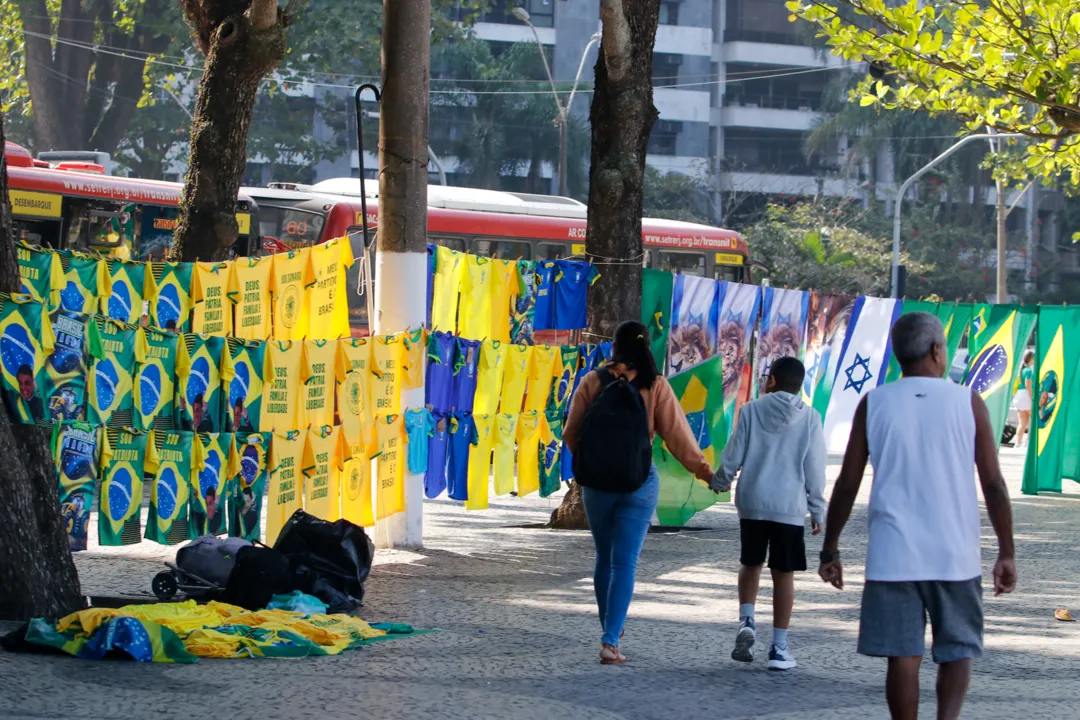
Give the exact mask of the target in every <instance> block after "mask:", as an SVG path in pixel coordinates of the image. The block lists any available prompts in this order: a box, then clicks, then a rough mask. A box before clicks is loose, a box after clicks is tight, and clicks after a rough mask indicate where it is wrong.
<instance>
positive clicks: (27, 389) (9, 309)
mask: <svg viewBox="0 0 1080 720" xmlns="http://www.w3.org/2000/svg"><path fill="white" fill-rule="evenodd" d="M55 344H56V340H55V338H54V337H53V330H52V322H50V320H49V316H48V315H47V314H46V313H45V307H44V306H43V305H42V304H41V303H37V302H34V301H33V299H31V297H30V296H29V295H8V294H7V293H0V364H2V365H3V377H2V380H3V383H2V389H3V394H4V402H5V404H6V405H7V408H8V412H10V413H11V417H12V418H14V419H16V420H17V421H18V422H20V423H24V424H34V423H44V422H45V419H46V414H45V397H44V393H43V392H42V389H43V388H44V387H45V383H46V381H47V375H46V373H45V358H46V357H48V356H49V355H50V354H51V353H52V351H53V347H54V346H55Z"/></svg>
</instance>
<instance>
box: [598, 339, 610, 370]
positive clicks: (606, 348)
mask: <svg viewBox="0 0 1080 720" xmlns="http://www.w3.org/2000/svg"><path fill="white" fill-rule="evenodd" d="M614 351H615V343H611V342H602V343H600V362H599V363H597V365H596V367H600V366H601V365H603V364H604V363H609V362H611V354H612V353H613V352H614Z"/></svg>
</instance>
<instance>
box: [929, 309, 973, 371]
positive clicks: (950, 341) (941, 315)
mask: <svg viewBox="0 0 1080 720" xmlns="http://www.w3.org/2000/svg"><path fill="white" fill-rule="evenodd" d="M971 311H972V305H971V303H941V304H940V305H938V309H937V316H938V319H939V320H941V324H942V325H944V326H945V344H946V346H947V348H946V349H947V352H948V366H949V367H950V368H951V367H952V362H953V358H955V357H956V351H957V350H958V349H959V348H960V343H961V342H962V341H963V339H964V336H965V335H966V334H967V332H968V326H969V325H971Z"/></svg>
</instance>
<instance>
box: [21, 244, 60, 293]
mask: <svg viewBox="0 0 1080 720" xmlns="http://www.w3.org/2000/svg"><path fill="white" fill-rule="evenodd" d="M15 251H16V254H17V255H18V257H19V279H20V280H22V289H21V290H20V291H19V292H21V293H23V294H25V295H29V296H30V297H32V298H34V299H35V300H37V301H38V302H43V303H45V305H46V306H47V307H48V308H49V309H50V310H51V309H53V308H55V307H57V306H58V305H59V304H60V291H61V290H62V289H63V287H64V269H63V268H62V267H61V266H60V256H59V255H57V254H56V253H55V252H53V251H52V250H46V249H43V248H40V247H37V246H35V245H30V244H28V243H25V242H20V243H19V244H18V245H17V246H16V248H15Z"/></svg>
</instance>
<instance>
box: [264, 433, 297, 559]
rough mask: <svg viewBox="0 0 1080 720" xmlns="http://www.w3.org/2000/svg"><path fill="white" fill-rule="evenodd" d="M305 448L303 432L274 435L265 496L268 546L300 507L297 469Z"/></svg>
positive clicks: (274, 540) (275, 539)
mask: <svg viewBox="0 0 1080 720" xmlns="http://www.w3.org/2000/svg"><path fill="white" fill-rule="evenodd" d="M306 449H307V437H306V434H305V433H302V432H296V431H293V432H289V433H274V439H273V441H272V442H271V443H270V485H269V490H268V492H267V496H266V544H267V545H273V544H274V543H275V542H276V541H277V538H278V535H279V534H280V533H281V528H283V527H284V526H285V522H286V521H287V520H288V519H289V518H290V517H292V514H293V513H294V512H296V511H297V510H299V509H300V508H301V505H302V504H303V495H302V494H301V492H300V479H301V477H302V475H301V473H300V469H301V467H302V466H303V464H304V450H306Z"/></svg>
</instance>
